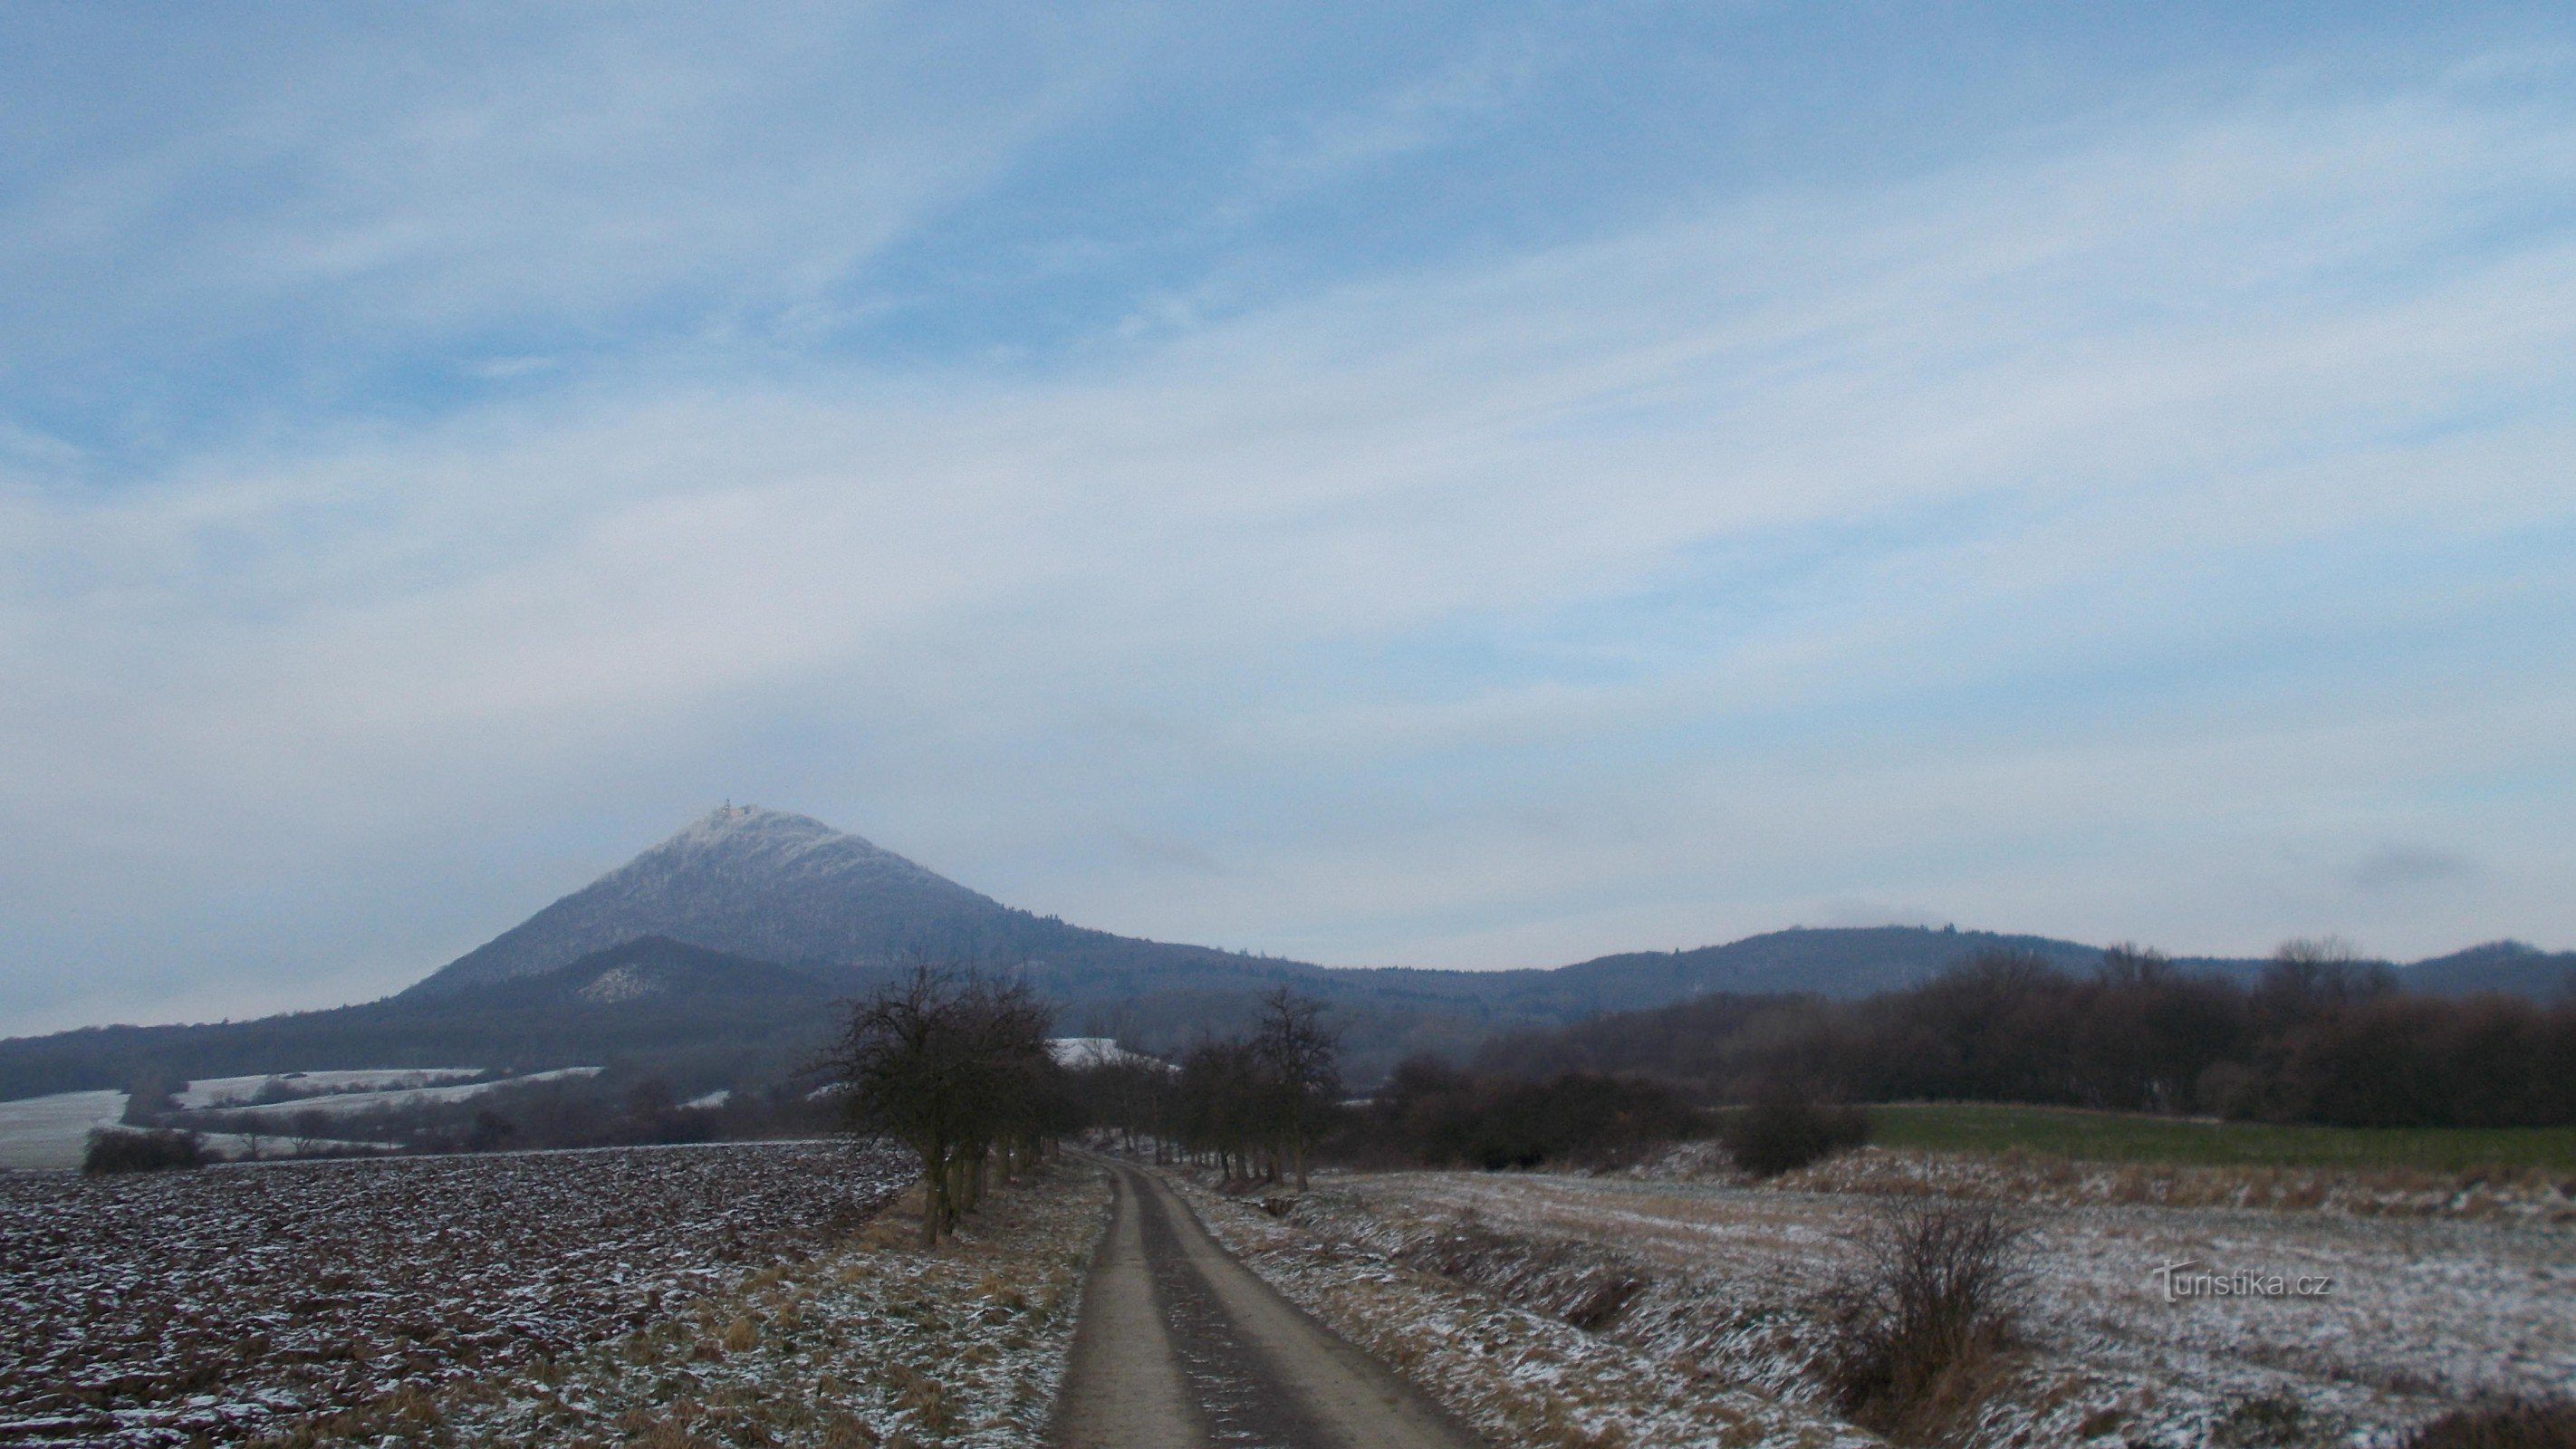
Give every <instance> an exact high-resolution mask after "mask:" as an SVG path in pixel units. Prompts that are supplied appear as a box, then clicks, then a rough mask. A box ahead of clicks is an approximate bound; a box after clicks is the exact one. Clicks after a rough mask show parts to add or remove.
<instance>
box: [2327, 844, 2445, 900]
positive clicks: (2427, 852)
mask: <svg viewBox="0 0 2576 1449" xmlns="http://www.w3.org/2000/svg"><path fill="white" fill-rule="evenodd" d="M2477 873H2478V864H2477V862H2476V861H2474V860H2471V859H2470V858H2468V857H2467V856H2464V855H2456V854H2453V853H2452V852H2450V851H2447V850H2434V849H2430V848H2428V847H2426V846H2421V845H2383V846H2381V847H2379V848H2378V849H2377V850H2374V851H2372V852H2370V853H2369V854H2368V855H2365V856H2363V857H2362V858H2361V859H2359V860H2357V861H2354V862H2353V863H2352V866H2351V868H2350V869H2349V870H2347V871H2345V872H2344V878H2345V879H2347V880H2349V881H2351V882H2352V887H2353V889H2355V890H2358V891H2363V892H2367V893H2369V894H2373V895H2376V894H2380V893H2383V892H2398V891H2408V890H2414V889H2417V888H2420V887H2423V886H2431V885H2442V884H2445V883H2448V882H2451V881H2457V880H2462V879H2465V878H2467V877H2470V876H2474V875H2476V874H2477Z"/></svg>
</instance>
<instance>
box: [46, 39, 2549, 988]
mask: <svg viewBox="0 0 2576 1449" xmlns="http://www.w3.org/2000/svg"><path fill="white" fill-rule="evenodd" d="M2571 80H2576V23H2571V22H2570V20H2569V19H2568V17H2567V15H2566V13H2565V12H2564V10H2563V9H2561V8H2559V7H2544V6H2525V7H2500V8H2479V7H2474V6H2445V7H2413V6H2410V7H2398V6H2387V7H2376V8H2374V7H2367V6H2355V5H2317V6H2290V5H2282V6H2266V7H2244V6H2218V5H2212V6H2204V7H2193V6H2180V5H2177V6H2159V7H2093V6H2065V5H2031V6H2023V7H2013V6H1993V7H1950V8H1935V7H1920V6H1843V7H1835V6H1811V5H1798V6H1765V5H1738V6H1696V7H1668V6H1654V5H1601V6H1573V5H1532V6H1496V5H1479V6H1460V7H1445V8H1444V7H1439V6H1429V5H1425V6H1410V7H1385V6H1354V7H1334V6H1329V5H1313V6H1299V7H1273V8H1269V9H1246V8H1239V7H1229V6H1224V5H1215V4H1191V5H1186V6H1169V7H1161V6H1154V5H1126V6H1099V7H1090V8H1086V9H1081V10H1078V11H1077V10H1072V9H1069V8H1067V7H1058V6H1027V7H1016V8H1015V7H972V6H956V5H949V6H939V7H922V8H917V9H916V8H907V7H902V6H877V7H858V6H840V7H827V8H826V7H818V8H810V9H809V8H798V7H788V6H775V7H759V8H752V9H742V8H731V7H729V8H727V9H726V10H725V11H723V12H722V13H718V12H715V11H709V10H706V9H704V8H702V7H669V8H655V7H649V6H647V7H637V6H618V7H608V6H599V7H580V6H563V7H549V8H546V9H544V10H543V11H541V12H539V13H536V14H533V15H532V14H530V13H529V12H528V11H527V10H526V8H525V7H502V6H489V7H485V6H461V5H460V6H423V7H395V6H373V7H368V6H261V7H247V6H242V7H235V6H224V5H215V6H204V7H192V8H190V9H188V10H187V11H185V12H154V13H147V12H144V11H140V10H132V9H119V8H113V7H97V6H15V7H10V8H8V9H6V10H0V111H5V113H6V114H5V118H0V119H5V124H0V268H5V271H6V274H7V275H8V276H9V277H10V278H11V285H10V286H8V287H7V288H5V289H0V670H5V673H6V677H8V678H9V679H10V680H12V681H13V683H12V685H11V687H10V688H9V689H8V690H7V691H6V693H5V694H0V760H5V761H6V768H5V770H0V939H5V940H7V941H8V942H9V943H10V947H9V950H8V952H7V953H6V955H5V956H0V1030H11V1031H23V1030H38V1029H47V1028H52V1027H58V1026H65V1025H73V1024H79V1023H84V1022H92V1021H103V1020H111V1019H113V1020H141V1019H171V1018H183V1017H209V1016H219V1015H242V1014H246V1013H249V1012H254V1011H260V1010H268V1009H274V1008H279V1007H286V1006H302V1005H318V1004H327V1003H332V1002H337V1001H341V1000H348V999H357V998H362V997H366V996H372V995H376V994H380V993H381V992H383V991H386V990H390V989H394V988H396V987H399V986H401V985H403V984H406V983H407V982H408V981H410V980H412V979H415V978H416V977H418V976H419V975H421V974H423V973H425V972H426V971H427V970H429V969H431V968H433V967H435V966H436V965H438V964H440V963H442V962H444V961H445V960H447V959H449V958H450V957H452V956H454V955H456V954H458V953H459V952H461V951H463V950H465V949H467V948H469V947H471V946H473V945H475V944H477V943H478V942H480V941H481V940H483V939H485V938H487V937H489V936H490V935H492V934H494V933H495V932H497V931H499V930H500V929H502V928H504V927H506V926H508V925H509V924H511V923H513V922H514V921H516V920H517V919H519V918H520V917H522V916H524V915H525V914H526V913H527V912H529V911H531V910H533V909H535V908H536V907H537V906H540V905H542V904H543V903H544V902H545V901H547V900H549V899H551V898H553V897H554V896H555V895H557V894H559V893H561V892H562V891H564V890H567V889H571V888H573V887H575V886H577V885H579V884H580V883H582V882H583V881H584V880H586V879H588V878H589V877H590V876H591V875H592V874H594V873H596V872H597V871H599V870H601V869H604V868H606V867H608V866H610V865H613V864H615V863H616V862H617V861H619V860H621V859H623V858H624V857H625V856H626V855H628V854H631V853H632V852H633V851H634V850H636V849H638V848H640V847H641V846H643V845H645V844H648V843H650V842H651V841H652V840H654V839H657V838H659V837H660V836H661V835H663V834H666V833H668V831H670V830H671V829H674V828H676V827H677V826H678V825H679V824H681V823H682V822H683V821H685V820H686V819H688V818H690V817H691V816H692V815H694V814H696V813H697V812H699V811H702V810H704V809H705V808H707V807H709V806H711V805H713V804H715V803H716V802H717V801H719V800H721V799H724V798H728V797H730V798H732V799H736V800H746V799H747V800H757V801H760V802H762V803H765V804H771V805H777V806H781V807H785V808H791V809H798V810H802V811H805V812H807V813H811V814H815V815H819V816H821V817H823V818H825V819H827V820H830V821H832V822H833V823H835V824H838V825H841V826H843V827H845V828H848V829H853V830H856V831H858V832H860V833H862V834H865V835H868V836H869V837H870V838H872V839H875V840H877V841H878V842H879V843H881V844H884V845H886V846H888V847H890V848H893V849H896V850H900V851H903V852H905V853H906V854H909V855H912V856H914V857H915V858H917V859H920V860H922V861H923V862H924V863H926V864H928V865H930V866H932V867H933V868H935V869H938V870H941V871H943V872H945V873H947V874H949V875H952V876H954V877H956V878H957V879H960V880H963V881H965V882H967V883H969V884H971V885H974V886H976V887H978V888H980V889H983V890H985V891H987V892H989V893H992V894H994V895H996V896H999V897H1000V898H1002V899H1004V900H1008V901H1011V902H1013V903H1014V904H1020V905H1025V906H1028V907H1030V908H1032V909H1036V910H1040V911H1053V912H1058V913H1061V914H1063V915H1064V916H1066V917H1068V918H1070V919H1074V920H1079V921H1083V922H1086V923H1089V924H1095V925H1099V926H1103V927H1107V928H1110V929H1116V930H1121V931H1128V932H1133V933H1138V934H1146V935H1153V936H1158V937H1163V938H1169V939H1187V940H1200V941H1208V942H1213V943H1216V944H1222V945H1228V946H1244V947H1250V948H1254V949H1260V950H1265V951H1270V952H1274V953H1278V954H1283V955H1290V956H1296V957H1301V958H1304V959H1310V960H1318V961H1325V962H1331V963H1337V964H1382V963H1404V964H1419V965H1455V966H1505V965H1534V964H1536V965H1545V964H1558V963H1562V962H1565V961H1570V960H1575V959H1579V958H1582V957H1585V956H1589V955H1593V954H1598V953H1601V952H1605V951H1612V950H1621V949H1633V948H1647V947H1652V948H1662V947H1669V946H1675V945H1690V944H1699V943H1703V942H1710V941H1719V940H1726V939H1731V938H1733V937H1735V936H1740V935H1744V934H1748V933H1751V932H1754V931H1759V930H1766V929H1773V928H1777V927H1780V926H1786V925H1790V924H1798V923H1805V924H1843V923H1856V922H1877V921H1889V920H1899V921H1918V920H1919V921H1926V922H1942V921H1957V922H1960V923H1962V924H1970V925H1980V926H1992V927H1997V928H2005V929H2015V930H2033V931H2046V932H2051V933H2055V934H2062V935H2068V936H2073V937H2077V938H2080V939H2087V940H2108V939H2115V938H2133V939H2139V940H2144V941H2148V942H2151V943H2154V944H2159V945H2162V946H2164V947H2166V948H2167V949H2170V950H2174V951H2177V952H2183V951H2189V952H2201V951H2225V952H2246V953H2253V952H2260V951H2262V950H2265V949H2268V948H2269V947H2270V945H2271V944H2273V943H2274V942H2275V941H2277V940H2279V939H2281V938H2283V937H2285V936H2289V935H2294V934H2314V933H2318V932H2324V931H2339V932H2341V933H2343V934H2346V935H2348V936H2352V937H2354V938H2356V939H2358V940H2360V941H2361V942H2362V943H2363V944H2364V945H2366V946H2369V947H2372V948H2374V949H2377V950H2380V951H2383V952H2386V953H2389V954H2391V955H2395V956H2399V957H2410V956H2417V955H2424V954H2430V953H2433V952H2437V951H2443V950H2448V949H2452V948H2455V947H2457V946H2461V945H2465V944H2468V943H2470V942H2472V941H2476V940H2481V939H2487V938H2492V937H2495V936H2501V935H2515V936H2520V937H2523V938H2526V939H2532V940H2536V941H2538V942H2540V943H2542V944H2546V945H2551V946H2567V945H2571V944H2576V891H2570V890H2568V889H2567V883H2568V881H2569V879H2570V867H2571V865H2576V848H2571V846H2570V844H2569V842H2568V839H2567V831H2566V829H2565V822H2566V821H2567V820H2568V819H2569V818H2570V806H2571V805H2572V804H2576V748H2571V746H2570V744H2569V740H2570V739H2571V737H2576V733H2571V728H2570V727H2571V725H2576V668H2571V666H2570V664H2569V662H2568V656H2569V653H2570V651H2569V649H2568V647H2567V641H2568V640H2569V639H2570V638H2571V637H2576V627H2571V626H2576V479H2571V476H2570V469H2569V467H2568V465H2567V463H2566V460H2567V459H2568V458H2570V457H2576V436H2571V434H2576V409H2571V403H2576V365H2571V364H2576V101H2571V99H2570V97H2571V96H2576V86H2571V85H2570V81H2571Z"/></svg>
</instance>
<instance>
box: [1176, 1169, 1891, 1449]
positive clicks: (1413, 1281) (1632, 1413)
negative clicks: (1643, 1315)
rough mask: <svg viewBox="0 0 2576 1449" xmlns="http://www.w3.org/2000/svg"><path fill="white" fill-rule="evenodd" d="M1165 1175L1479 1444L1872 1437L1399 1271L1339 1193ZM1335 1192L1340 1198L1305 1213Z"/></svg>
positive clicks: (1236, 1248) (1445, 1282) (1238, 1249)
mask: <svg viewBox="0 0 2576 1449" xmlns="http://www.w3.org/2000/svg"><path fill="white" fill-rule="evenodd" d="M1172 1176H1173V1177H1174V1179H1175V1180H1176V1181H1178V1182H1179V1183H1180V1185H1181V1187H1182V1190H1183V1192H1184V1193H1185V1194H1186V1195H1187V1196H1188V1197H1189V1199H1190V1205H1191V1206H1192V1207H1193V1208H1194V1209H1196V1210H1197V1212H1198V1214H1199V1218H1200V1221H1202V1222H1204V1223H1206V1224H1207V1227H1208V1230H1209V1231H1210V1232H1212V1233H1214V1234H1215V1235H1216V1237H1217V1239H1218V1241H1220V1242H1222V1243H1224V1244H1225V1246H1226V1248H1227V1250H1228V1251H1230V1252H1232V1253H1233V1254H1234V1255H1235V1256H1236V1257H1237V1258H1238V1259H1240V1260H1241V1261H1242V1262H1243V1264H1244V1265H1245V1266H1246V1267H1249V1268H1251V1269H1252V1270H1253V1271H1254V1272H1256V1273H1258V1274H1260V1275H1261V1276H1262V1277H1263V1278H1264V1279H1266V1280H1268V1281H1269V1282H1270V1284H1271V1285H1272V1286H1273V1287H1275V1288H1277V1289H1279V1291H1280V1292H1282V1293H1284V1294H1286V1295H1287V1296H1288V1298H1289V1299H1290V1300H1291V1301H1292V1302H1294V1303H1296V1304H1297V1305H1298V1306H1299V1307H1301V1308H1304V1309H1305V1310H1306V1311H1307V1312H1309V1313H1312V1314H1314V1315H1315V1316H1316V1317H1317V1318H1320V1319H1322V1320H1323V1321H1324V1322H1325V1323H1326V1324H1328V1325H1330V1326H1331V1327H1332V1328H1333V1329H1334V1331H1336V1332H1338V1333H1340V1334H1341V1335H1342V1336H1343V1337H1344V1338H1347V1339H1349V1340H1350V1341H1351V1342H1353V1343H1355V1344H1358V1345H1359V1346H1360V1347H1362V1348H1364V1349H1367V1350H1368V1351H1369V1352H1370V1353H1373V1354H1375V1355H1377V1357H1378V1358H1379V1359H1380V1360H1381V1361H1383V1362H1385V1363H1386V1364H1387V1365H1388V1366H1390V1367H1392V1368H1394V1369H1395V1370H1396V1371H1397V1372H1399V1373H1401V1374H1403V1375H1405V1377H1407V1378H1408V1379H1410V1380H1412V1381H1413V1383H1414V1384H1415V1385H1416V1386H1417V1387H1419V1388H1421V1389H1422V1390H1423V1391H1424V1392H1426V1393H1428V1394H1430V1395H1431V1396H1432V1397H1433V1398H1435V1399H1437V1400H1439V1401H1440V1403H1441V1405H1442V1406H1443V1407H1445V1408H1447V1409H1448V1410H1449V1412H1451V1413H1452V1414H1454V1415H1456V1416H1457V1417H1458V1418H1459V1419H1460V1421H1462V1422H1464V1423H1465V1424H1467V1425H1468V1426H1470V1427H1471V1428H1473V1429H1474V1430H1476V1431H1477V1432H1478V1433H1479V1434H1481V1435H1482V1436H1484V1437H1485V1438H1486V1439H1488V1440H1490V1441H1491V1442H1494V1443H1497V1444H1515V1445H1519V1444H1531V1445H1567V1446H1584V1449H1592V1446H1604V1445H1636V1446H1645V1445H1672V1446H1683V1445H1691V1446H1699V1445H1706V1446H1727V1449H1736V1446H1741V1445H1750V1444H1761V1445H1765V1446H1778V1449H1792V1446H1795V1449H1828V1446H1829V1449H1861V1446H1865V1445H1872V1444H1876V1443H1878V1442H1879V1441H1878V1440H1877V1439H1876V1438H1875V1437H1874V1436H1872V1435H1870V1434H1867V1433H1864V1432H1862V1431H1861V1430H1858V1429H1855V1428H1852V1427H1851V1426H1849V1425H1846V1424H1842V1423H1839V1422H1837V1421H1835V1420H1833V1419H1832V1418H1830V1417H1828V1416H1826V1415H1824V1414H1821V1413H1818V1412H1816V1411H1815V1410H1813V1409H1811V1408H1807V1407H1804V1406H1801V1405H1798V1404H1795V1403H1787V1402H1782V1401H1780V1400H1778V1399H1776V1398H1775V1397H1773V1396H1772V1395H1770V1394H1768V1393H1765V1392H1763V1391H1761V1390H1760V1389H1759V1388H1756V1387H1752V1386H1749V1385H1744V1384H1736V1383H1728V1382H1724V1381H1722V1380H1720V1379H1717V1378H1715V1377H1712V1376H1710V1375H1707V1374H1704V1373H1702V1372H1699V1371H1698V1370H1697V1368H1696V1367H1695V1366H1694V1365H1691V1364H1688V1363H1684V1362H1678V1361H1675V1360H1673V1359H1671V1358H1669V1357H1667V1356H1664V1355H1659V1354H1656V1353H1653V1352H1650V1351H1643V1350H1640V1349H1639V1348H1637V1347H1634V1346H1632V1345H1629V1344H1626V1343H1623V1342H1620V1341H1618V1340H1617V1339H1614V1338H1609V1337H1604V1336H1602V1335H1599V1334H1594V1333H1590V1332H1586V1331H1584V1330H1583V1329H1582V1328H1579V1327H1576V1326H1574V1325H1573V1324H1569V1323H1567V1322H1566V1321H1565V1320H1564V1319H1562V1318H1560V1317H1557V1316H1555V1315H1553V1314H1550V1313H1545V1312H1533V1311H1530V1310H1528V1309H1526V1308H1523V1307H1520V1306H1516V1305H1513V1304H1510V1303H1507V1302H1504V1301H1502V1300H1501V1299H1500V1298H1499V1297H1497V1296H1494V1295H1491V1294H1487V1293H1484V1292H1481V1291H1478V1290H1477V1289H1475V1288H1473V1287H1470V1286H1467V1285H1464V1284H1462V1283H1459V1282H1457V1281H1454V1280H1452V1279H1449V1278H1447V1277H1444V1276H1442V1275H1440V1274H1437V1273H1432V1272H1426V1271H1422V1270H1420V1269H1418V1268H1415V1267H1411V1266H1408V1265H1407V1264H1405V1263H1403V1262H1401V1261H1399V1260H1398V1259H1397V1258H1396V1257H1394V1256H1393V1255H1391V1254H1389V1253H1387V1252H1385V1251H1383V1250H1382V1249H1381V1248H1379V1247H1377V1246H1375V1245H1373V1244H1371V1243H1370V1242H1368V1241H1367V1240H1366V1237H1367V1231H1368V1229H1369V1228H1370V1227H1371V1226H1372V1223H1371V1219H1370V1218H1369V1216H1368V1215H1367V1213H1366V1212H1365V1211H1364V1210H1361V1209H1359V1208H1358V1207H1357V1205H1356V1204H1355V1203H1354V1202H1353V1201H1352V1200H1351V1199H1350V1198H1349V1197H1348V1196H1347V1193H1346V1191H1344V1190H1341V1189H1334V1190H1328V1191H1319V1192H1317V1193H1315V1194H1312V1195H1309V1196H1307V1197H1305V1198H1304V1199H1303V1200H1302V1201H1301V1202H1299V1203H1298V1205H1297V1207H1296V1208H1295V1209H1294V1210H1293V1212H1292V1213H1291V1215H1290V1216H1289V1218H1287V1219H1286V1220H1281V1219H1278V1218H1275V1217H1273V1216H1272V1215H1271V1213H1270V1212H1269V1210H1268V1209H1266V1208H1264V1207H1263V1206H1261V1205H1260V1204H1258V1203H1255V1202H1247V1201H1242V1200H1239V1199H1235V1198H1230V1197H1227V1196H1224V1195H1222V1194H1219V1193H1216V1192H1212V1191H1210V1190H1209V1189H1208V1188H1207V1187H1206V1185H1204V1184H1202V1183H1200V1182H1198V1181H1196V1180H1193V1179H1191V1178H1189V1177H1188V1176H1187V1175H1186V1174H1181V1173H1173V1174H1172ZM1336 1198H1338V1199H1339V1200H1340V1206H1338V1207H1337V1208H1334V1209H1329V1210H1326V1211H1321V1212H1319V1211H1317V1209H1318V1208H1319V1207H1320V1206H1321V1205H1322V1204H1324V1203H1325V1202H1327V1201H1328V1200H1332V1199H1336Z"/></svg>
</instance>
